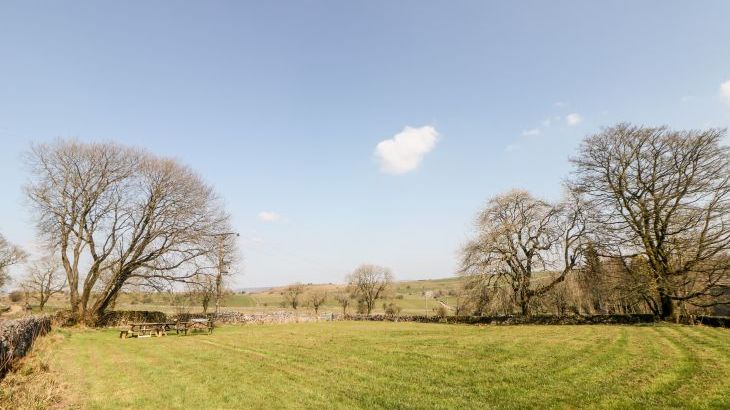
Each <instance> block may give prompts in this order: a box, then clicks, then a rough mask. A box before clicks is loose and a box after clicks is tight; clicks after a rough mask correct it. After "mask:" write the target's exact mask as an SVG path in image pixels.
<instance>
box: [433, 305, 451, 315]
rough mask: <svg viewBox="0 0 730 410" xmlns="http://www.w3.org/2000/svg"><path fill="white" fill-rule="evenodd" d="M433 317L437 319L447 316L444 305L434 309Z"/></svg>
mask: <svg viewBox="0 0 730 410" xmlns="http://www.w3.org/2000/svg"><path fill="white" fill-rule="evenodd" d="M433 312H434V315H436V316H437V317H446V316H448V315H449V312H448V311H447V310H446V307H444V305H441V304H440V305H438V307H435V308H434V309H433Z"/></svg>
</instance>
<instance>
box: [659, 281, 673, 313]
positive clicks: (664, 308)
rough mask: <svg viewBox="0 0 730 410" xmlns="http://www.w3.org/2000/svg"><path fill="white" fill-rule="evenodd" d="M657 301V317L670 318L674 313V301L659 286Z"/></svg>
mask: <svg viewBox="0 0 730 410" xmlns="http://www.w3.org/2000/svg"><path fill="white" fill-rule="evenodd" d="M659 301H660V309H659V317H661V318H662V319H664V320H666V319H669V318H671V317H672V315H673V314H674V303H673V302H672V298H671V297H670V296H669V295H667V293H666V291H665V290H664V289H663V288H659Z"/></svg>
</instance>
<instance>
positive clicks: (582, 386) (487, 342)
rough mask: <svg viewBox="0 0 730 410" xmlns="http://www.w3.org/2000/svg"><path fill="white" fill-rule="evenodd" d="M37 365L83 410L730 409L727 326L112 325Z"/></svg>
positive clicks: (62, 335)
mask: <svg viewBox="0 0 730 410" xmlns="http://www.w3.org/2000/svg"><path fill="white" fill-rule="evenodd" d="M30 360H32V361H36V362H37V363H42V364H44V365H45V366H47V370H46V371H47V373H48V374H50V375H51V376H52V377H53V378H54V379H55V380H59V381H60V387H59V391H62V392H63V398H62V401H61V402H60V405H61V406H77V407H81V408H243V407H246V408H284V407H288V408H298V407H303V408H332V407H334V408H466V407H469V408H475V407H482V408H483V407H510V408H526V407H533V406H535V404H536V403H540V406H541V407H561V408H564V407H569V408H583V407H600V408H606V407H611V408H642V407H643V408H646V407H663V408H677V407H683V408H687V407H688V408H727V406H728V404H729V403H730V330H728V329H718V328H707V327H687V326H675V325H667V324H660V325H647V326H504V327H498V326H483V327H477V326H465V325H441V324H417V323H375V322H320V323H308V324H292V325H257V326H228V327H222V328H219V329H217V330H216V331H215V332H214V333H213V334H212V335H206V334H199V335H193V336H186V337H183V336H166V337H161V338H141V339H127V340H120V339H119V338H118V332H116V331H114V330H112V329H105V330H76V329H59V330H55V331H54V332H53V333H52V335H51V336H50V337H48V338H44V339H43V340H41V341H40V342H39V346H38V348H37V349H36V351H35V353H34V354H33V357H32V358H31V359H30ZM36 367H38V366H36ZM22 377H24V376H23V375H20V374H19V375H13V376H12V377H10V378H9V380H7V381H6V383H11V384H12V383H13V379H14V378H22ZM6 385H7V384H6Z"/></svg>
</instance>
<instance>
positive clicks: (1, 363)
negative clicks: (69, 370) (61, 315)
mask: <svg viewBox="0 0 730 410" xmlns="http://www.w3.org/2000/svg"><path fill="white" fill-rule="evenodd" d="M50 330H51V317H50V316H30V317H25V318H22V319H12V320H6V321H3V322H0V377H2V376H4V375H5V373H7V371H8V370H10V368H11V367H12V366H13V364H14V363H15V362H16V361H17V360H18V359H20V358H21V357H23V356H25V355H26V354H27V353H28V352H29V351H30V348H31V347H32V346H33V342H34V341H35V339H36V338H37V337H38V336H42V335H44V334H46V333H48V332H49V331H50Z"/></svg>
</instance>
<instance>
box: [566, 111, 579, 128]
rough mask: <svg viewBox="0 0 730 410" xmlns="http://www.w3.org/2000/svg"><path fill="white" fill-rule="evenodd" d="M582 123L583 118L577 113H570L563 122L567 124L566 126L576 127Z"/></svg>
mask: <svg viewBox="0 0 730 410" xmlns="http://www.w3.org/2000/svg"><path fill="white" fill-rule="evenodd" d="M581 121H583V118H582V117H581V116H580V114H578V113H575V112H574V113H571V114H568V115H566V116H565V122H567V123H568V125H570V126H573V125H578V124H580V122H581Z"/></svg>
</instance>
